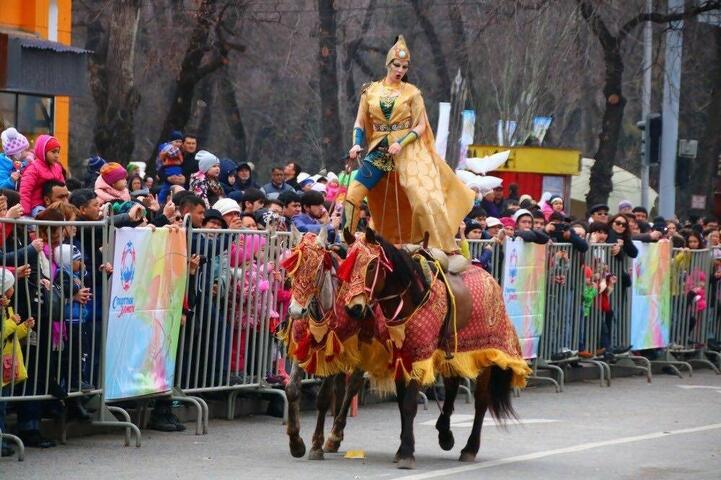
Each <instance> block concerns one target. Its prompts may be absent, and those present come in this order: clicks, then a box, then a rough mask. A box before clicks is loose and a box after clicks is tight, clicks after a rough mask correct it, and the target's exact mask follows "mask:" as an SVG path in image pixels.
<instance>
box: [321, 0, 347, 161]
mask: <svg viewBox="0 0 721 480" xmlns="http://www.w3.org/2000/svg"><path fill="white" fill-rule="evenodd" d="M318 17H319V20H320V25H319V30H320V31H319V35H318V67H319V82H318V88H319V90H320V92H319V93H320V108H321V150H322V151H321V162H322V167H321V168H327V169H331V170H332V169H336V170H339V169H341V168H342V167H343V164H342V162H341V155H342V152H343V140H342V136H341V135H342V127H341V123H340V114H339V111H338V66H337V59H338V51H337V48H338V43H337V38H336V10H335V7H334V5H333V0H318Z"/></svg>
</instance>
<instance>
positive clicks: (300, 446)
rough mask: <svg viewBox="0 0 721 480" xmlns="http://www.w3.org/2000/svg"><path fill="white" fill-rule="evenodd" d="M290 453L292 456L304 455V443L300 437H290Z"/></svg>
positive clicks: (299, 456)
mask: <svg viewBox="0 0 721 480" xmlns="http://www.w3.org/2000/svg"><path fill="white" fill-rule="evenodd" d="M290 454H291V455H293V457H294V458H301V457H302V456H303V455H305V443H304V442H303V439H302V438H300V437H298V439H297V440H293V439H291V441H290Z"/></svg>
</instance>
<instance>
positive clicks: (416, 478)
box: [394, 423, 721, 480]
mask: <svg viewBox="0 0 721 480" xmlns="http://www.w3.org/2000/svg"><path fill="white" fill-rule="evenodd" d="M720 428H721V423H714V424H711V425H704V426H702V427H693V428H683V429H680V430H670V431H667V432H654V433H647V434H645V435H636V436H633V437H621V438H617V439H614V440H604V441H601V442H590V443H581V444H579V445H575V446H571V447H564V448H556V449H553V450H545V451H541V452H534V453H527V454H525V455H517V456H515V457H506V458H499V459H498V460H491V461H488V462H481V463H475V464H472V465H463V466H461V467H454V468H445V469H443V470H434V471H432V472H426V473H417V474H415V475H407V476H404V477H396V478H395V479H394V480H426V479H429V478H439V477H446V476H449V475H455V474H458V473H465V472H472V471H475V470H484V469H486V468H492V467H497V466H498V465H507V464H510V463H520V462H527V461H529V460H536V459H539V458H545V457H551V456H553V455H563V454H565V453H575V452H583V451H586V450H592V449H594V448H601V447H607V446H611V445H623V444H626V443H633V442H642V441H644V440H654V439H656V438H663V437H670V436H673V435H685V434H689V433H697V432H705V431H708V430H718V429H720Z"/></svg>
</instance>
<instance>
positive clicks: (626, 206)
mask: <svg viewBox="0 0 721 480" xmlns="http://www.w3.org/2000/svg"><path fill="white" fill-rule="evenodd" d="M632 211H633V203H631V201H630V200H621V201H620V202H618V213H623V214H626V213H631V212H632Z"/></svg>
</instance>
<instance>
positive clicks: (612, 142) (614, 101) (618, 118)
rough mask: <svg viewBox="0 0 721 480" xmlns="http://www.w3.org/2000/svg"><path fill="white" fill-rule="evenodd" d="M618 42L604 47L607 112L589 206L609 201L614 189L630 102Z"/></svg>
mask: <svg viewBox="0 0 721 480" xmlns="http://www.w3.org/2000/svg"><path fill="white" fill-rule="evenodd" d="M619 47H620V46H619V44H618V41H615V40H614V41H611V42H608V43H605V42H604V44H603V48H604V52H603V59H604V63H605V66H606V74H605V80H604V86H603V96H604V98H605V101H606V104H605V108H604V111H603V120H602V123H601V133H600V134H599V135H598V150H596V155H595V159H596V163H594V165H593V167H591V177H590V179H589V184H590V189H589V191H588V194H587V195H586V205H587V206H588V207H590V206H591V205H594V204H597V203H606V202H608V196H609V194H610V193H611V191H612V190H613V183H612V182H611V176H612V175H613V165H614V163H615V160H616V152H617V150H618V139H619V137H620V135H621V126H622V123H623V109H624V107H625V105H626V99H625V98H624V96H623V93H622V82H623V60H622V58H621V51H620V48H619Z"/></svg>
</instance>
